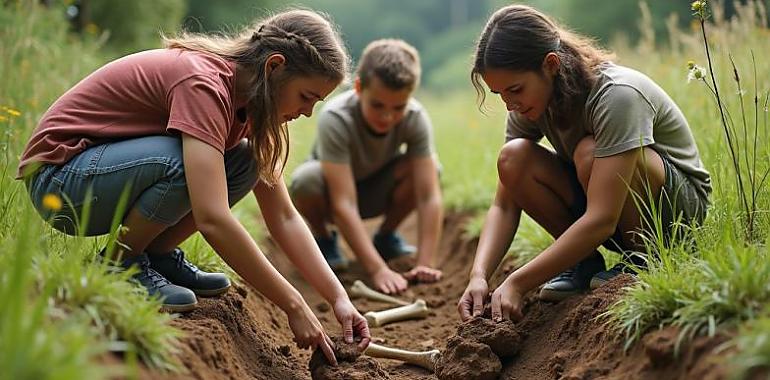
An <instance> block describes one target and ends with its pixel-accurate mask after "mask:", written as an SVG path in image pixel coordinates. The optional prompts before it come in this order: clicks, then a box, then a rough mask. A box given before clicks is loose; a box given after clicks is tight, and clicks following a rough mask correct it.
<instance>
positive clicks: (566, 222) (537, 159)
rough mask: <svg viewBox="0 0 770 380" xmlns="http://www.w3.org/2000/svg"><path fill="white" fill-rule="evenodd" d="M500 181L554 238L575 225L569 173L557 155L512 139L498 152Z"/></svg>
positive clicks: (538, 146)
mask: <svg viewBox="0 0 770 380" xmlns="http://www.w3.org/2000/svg"><path fill="white" fill-rule="evenodd" d="M497 169H498V173H499V176H500V182H501V183H502V184H503V185H504V186H505V188H506V190H507V191H510V193H511V195H512V196H513V199H514V201H515V202H516V204H517V205H518V206H519V207H520V208H521V209H523V210H524V211H525V212H526V213H527V214H528V215H529V216H530V217H532V219H534V220H535V222H537V223H538V224H539V225H540V226H542V227H543V228H545V230H546V231H548V233H550V234H551V236H553V237H554V238H557V237H559V236H561V234H562V233H564V231H566V230H567V228H569V226H570V225H572V223H574V222H575V218H574V216H573V215H571V213H570V211H569V205H570V204H572V202H574V199H575V194H572V186H571V184H570V182H569V172H568V171H567V169H566V167H565V166H564V164H563V163H562V162H561V161H560V160H559V159H558V158H557V156H556V154H554V153H553V152H551V151H549V150H548V149H546V148H544V147H542V146H540V145H538V144H537V143H535V142H534V141H530V140H526V139H515V140H512V141H510V142H508V143H507V144H506V145H505V146H504V147H503V149H502V150H501V152H500V158H499V159H498V163H497Z"/></svg>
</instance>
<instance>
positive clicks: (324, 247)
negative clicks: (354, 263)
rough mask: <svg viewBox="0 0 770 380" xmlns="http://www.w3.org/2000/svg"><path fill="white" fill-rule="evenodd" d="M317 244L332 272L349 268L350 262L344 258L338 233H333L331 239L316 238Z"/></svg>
mask: <svg viewBox="0 0 770 380" xmlns="http://www.w3.org/2000/svg"><path fill="white" fill-rule="evenodd" d="M315 242H316V244H318V248H319V249H320V250H321V253H322V254H323V255H324V259H326V263H327V264H329V267H330V268H332V270H334V271H338V270H343V269H347V268H348V260H347V259H346V258H345V256H342V253H340V246H339V245H338V244H337V231H332V233H331V236H329V237H316V238H315Z"/></svg>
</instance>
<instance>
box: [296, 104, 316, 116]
mask: <svg viewBox="0 0 770 380" xmlns="http://www.w3.org/2000/svg"><path fill="white" fill-rule="evenodd" d="M299 113H301V114H303V115H305V117H310V116H312V115H313V105H312V104H311V105H309V106H307V107H305V108H302V109H300V110H299Z"/></svg>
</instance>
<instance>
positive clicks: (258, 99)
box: [163, 9, 350, 184]
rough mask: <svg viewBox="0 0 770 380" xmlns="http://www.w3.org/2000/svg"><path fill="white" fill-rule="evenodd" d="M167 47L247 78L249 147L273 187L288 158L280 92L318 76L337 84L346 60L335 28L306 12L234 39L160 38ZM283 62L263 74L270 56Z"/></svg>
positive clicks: (186, 35)
mask: <svg viewBox="0 0 770 380" xmlns="http://www.w3.org/2000/svg"><path fill="white" fill-rule="evenodd" d="M163 40H164V44H165V46H166V47H167V48H183V49H188V50H195V51H202V52H208V53H212V54H216V55H219V56H220V57H222V58H225V59H228V60H232V61H234V62H236V63H237V64H238V65H239V66H240V67H241V68H242V69H245V70H244V71H245V72H248V73H251V77H250V78H249V84H250V85H249V93H248V94H247V98H248V103H247V105H246V112H247V113H248V115H249V119H250V123H251V132H252V133H251V134H250V136H249V144H250V146H251V147H252V149H253V150H254V157H255V158H256V160H257V163H258V164H259V165H258V166H259V176H260V179H262V180H263V181H266V182H268V183H271V184H274V183H276V181H278V180H279V179H280V175H281V174H282V173H283V169H284V167H285V165H286V161H287V158H288V155H289V133H288V129H287V127H286V123H281V122H280V121H279V116H278V114H277V113H278V110H277V101H278V99H277V97H278V91H277V89H279V88H280V87H281V85H282V84H285V83H286V82H287V81H288V80H289V79H291V78H296V77H303V76H305V77H308V76H316V75H318V76H322V77H325V78H328V79H330V80H332V81H335V82H341V81H342V80H344V79H345V78H346V77H347V74H348V67H349V62H350V58H349V56H348V53H347V51H346V50H345V45H344V44H343V43H342V40H341V38H340V36H339V33H338V32H337V30H336V28H335V27H334V25H333V24H332V23H331V22H330V21H329V19H328V18H326V17H325V16H323V15H321V14H318V13H316V12H313V11H309V10H301V9H295V10H289V11H285V12H282V13H278V14H276V15H273V16H271V17H268V18H266V19H263V20H259V21H257V22H255V23H254V24H253V25H251V26H249V27H247V28H244V29H243V30H241V31H240V32H238V33H236V34H234V35H213V36H212V35H204V34H195V33H182V34H181V35H179V36H177V37H173V38H169V37H164V38H163ZM276 53H278V54H282V55H283V56H284V57H285V58H286V65H285V69H284V70H283V71H282V72H281V73H280V74H275V75H268V76H266V75H265V70H264V69H265V62H266V61H267V59H268V58H269V57H270V56H271V55H273V54H276Z"/></svg>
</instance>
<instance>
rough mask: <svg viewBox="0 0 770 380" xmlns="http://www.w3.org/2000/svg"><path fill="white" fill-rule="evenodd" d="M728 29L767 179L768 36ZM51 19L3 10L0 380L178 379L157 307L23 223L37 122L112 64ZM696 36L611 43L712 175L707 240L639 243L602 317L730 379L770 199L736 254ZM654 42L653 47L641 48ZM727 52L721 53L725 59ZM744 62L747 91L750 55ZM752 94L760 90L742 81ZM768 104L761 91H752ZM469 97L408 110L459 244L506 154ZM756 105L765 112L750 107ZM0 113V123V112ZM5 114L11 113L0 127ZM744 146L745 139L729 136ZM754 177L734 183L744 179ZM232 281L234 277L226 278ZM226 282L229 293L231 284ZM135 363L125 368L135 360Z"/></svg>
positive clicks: (535, 239)
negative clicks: (724, 355) (729, 353)
mask: <svg viewBox="0 0 770 380" xmlns="http://www.w3.org/2000/svg"><path fill="white" fill-rule="evenodd" d="M741 9H742V10H741V12H740V17H741V18H740V19H737V20H735V21H728V20H722V21H720V19H719V17H718V16H719V15H718V12H715V16H716V17H715V20H716V22H715V24H714V25H713V26H711V27H710V31H709V40H710V41H711V48H712V49H713V50H712V51H713V59H714V67H715V69H716V77H717V80H718V82H719V83H720V84H721V85H722V86H724V87H723V88H725V90H724V92H723V93H724V94H726V95H725V104H726V106H727V107H728V108H729V110H731V113H732V117H733V118H735V120H736V121H737V122H738V123H737V124H736V126H738V127H740V125H741V122H740V120H741V118H740V116H741V112H740V107H741V102H745V103H744V108H745V109H748V110H749V111H751V112H749V113H748V116H749V121H751V120H753V118H754V117H756V120H757V123H758V125H759V126H760V127H761V128H759V132H758V134H759V136H760V137H761V139H760V141H762V142H764V144H760V145H759V146H758V148H757V150H756V151H757V152H758V153H757V161H756V162H757V164H756V168H757V170H760V171H761V170H764V169H766V168H767V167H768V166H769V165H770V156H769V155H768V149H770V148H769V146H768V145H767V143H766V141H767V137H768V134H769V133H768V128H767V119H768V113H767V109H766V108H764V109H763V108H760V109H758V110H757V113H756V116H755V115H754V114H753V113H752V112H753V111H752V108H751V105H752V104H753V103H752V101H751V99H752V97H753V96H754V95H755V94H757V95H758V96H759V95H761V94H766V92H765V93H762V91H767V88H768V87H770V75H768V74H770V61H768V60H766V59H763V58H764V57H763V56H762V54H763V53H764V51H761V50H760V49H763V48H764V46H765V45H766V41H767V40H768V37H770V32H768V30H767V28H766V27H763V25H766V24H763V23H764V22H765V21H764V20H762V19H761V18H758V17H756V16H754V15H753V13H752V12H750V11H749V9H748V8H746V7H744V8H741ZM61 15H62V9H60V8H58V7H53V8H51V9H44V8H41V7H39V6H38V5H37V2H34V1H31V0H30V1H12V2H6V4H4V5H3V6H0V60H2V61H1V62H2V64H0V77H2V78H4V80H3V81H0V130H2V135H0V137H2V138H0V144H2V145H0V146H1V147H2V153H1V154H2V156H3V158H4V160H3V162H2V172H3V176H2V177H0V212H2V215H3V218H0V244H2V246H3V247H6V248H5V249H4V250H2V251H0V267H2V268H4V270H3V271H0V299H2V300H3V312H2V313H0V352H2V353H3V355H0V368H3V376H5V374H6V373H7V374H8V376H9V378H14V379H33V378H34V379H58V378H62V379H66V378H105V377H111V376H116V374H117V376H124V377H131V376H132V375H133V376H135V370H136V369H135V368H133V367H134V366H133V365H132V363H133V362H135V361H137V360H141V361H142V362H144V363H146V364H148V365H151V366H154V367H157V368H165V369H175V368H177V367H176V363H175V361H174V359H173V356H174V347H175V343H174V342H175V341H176V339H178V337H179V335H178V334H179V333H178V332H177V331H176V330H174V329H172V328H170V327H169V326H168V321H169V319H170V318H172V316H169V315H167V314H162V313H158V312H157V308H158V304H157V302H153V301H148V300H146V299H145V298H144V297H143V295H142V294H141V293H139V292H137V291H136V289H135V288H134V287H133V286H131V285H129V284H128V283H127V282H126V281H124V280H125V278H126V276H127V275H128V274H125V273H124V274H115V273H110V272H109V271H108V270H106V268H103V267H101V266H100V265H93V264H92V261H93V256H94V253H95V252H97V251H98V250H99V249H100V248H101V247H102V246H103V245H104V244H106V243H107V240H106V239H104V238H100V239H83V238H76V239H73V238H69V237H65V236H63V235H62V234H60V233H58V232H56V231H54V230H52V229H51V228H50V227H47V225H46V224H45V223H43V222H42V221H41V220H40V218H39V216H38V215H37V214H36V213H35V211H34V210H33V209H32V208H31V207H30V206H31V205H30V204H29V201H28V200H27V195H26V191H25V189H24V187H23V185H22V184H21V183H20V182H18V181H14V180H13V177H14V174H15V168H16V165H17V163H18V155H19V154H20V152H21V149H22V148H23V146H24V143H25V142H26V139H27V138H28V136H29V135H30V133H31V131H32V129H33V128H34V126H35V124H36V122H37V120H38V119H39V117H40V116H41V115H42V113H43V112H44V111H45V109H46V108H47V107H48V105H50V104H51V103H52V102H53V101H54V100H55V99H56V98H57V97H58V96H59V95H61V94H62V93H63V92H64V91H66V89H67V88H69V87H70V86H72V85H73V84H74V83H76V82H77V81H78V80H80V79H81V78H83V77H84V76H85V75H87V74H88V73H89V72H91V71H92V70H94V69H95V68H97V67H98V66H99V65H101V64H103V63H104V62H106V61H107V60H109V59H110V58H112V57H109V56H105V55H104V54H105V53H103V51H102V50H101V49H100V40H99V36H85V37H82V38H81V37H75V36H73V35H71V34H69V33H67V25H66V23H65V22H64V20H63V19H62V16H61ZM698 33H699V31H698V30H697V29H693V30H687V31H677V32H675V33H672V34H671V35H672V36H673V37H671V41H674V43H672V44H671V46H672V47H671V48H656V49H650V48H649V47H650V46H660V44H656V43H655V41H654V34H651V33H645V34H644V35H645V36H647V37H646V38H647V39H648V40H647V41H643V42H642V43H641V44H640V45H639V46H627V45H623V44H622V43H621V42H619V43H617V44H616V45H615V46H613V48H614V49H615V50H616V51H617V53H618V56H619V57H621V60H620V63H621V64H625V65H628V66H631V67H634V68H636V69H639V70H640V71H642V72H645V73H647V74H648V75H649V76H650V77H652V78H653V79H654V80H656V82H658V83H659V84H660V85H661V86H662V87H663V88H664V89H665V90H666V91H667V92H668V93H669V94H670V95H671V96H672V98H673V99H674V100H675V101H676V102H677V103H678V104H679V105H680V107H681V108H682V110H683V111H684V113H685V115H686V116H687V118H688V120H689V122H690V124H691V127H692V130H693V133H694V135H695V136H696V140H697V142H698V145H699V148H700V151H701V155H702V158H703V160H704V163H705V165H706V167H707V168H708V169H709V171H710V172H711V173H712V176H713V177H712V180H713V184H714V193H713V195H712V202H713V206H712V208H711V209H710V210H709V216H708V218H707V219H706V221H705V222H704V225H703V226H702V227H701V228H699V229H697V230H696V231H694V234H693V236H694V242H695V244H696V245H697V249H696V250H695V252H692V250H691V249H690V245H689V244H687V242H680V243H679V244H674V245H672V246H669V247H665V246H663V245H662V244H661V243H659V242H657V241H656V240H650V241H649V244H650V248H651V249H653V250H656V251H657V252H659V256H658V257H659V258H658V259H657V260H653V261H651V263H650V270H649V271H648V272H644V273H641V274H640V276H639V282H638V283H637V284H636V285H634V286H633V287H632V288H631V289H630V290H629V292H628V294H627V295H626V296H625V297H624V298H623V299H622V300H621V301H620V302H619V303H618V304H616V305H615V306H614V307H613V308H612V310H611V311H610V313H609V315H608V316H609V318H610V321H611V323H612V324H613V326H614V327H615V328H617V329H619V330H620V331H622V332H624V333H625V334H626V335H627V337H628V340H627V342H628V344H629V345H630V344H633V343H634V342H636V340H637V339H638V338H639V337H640V336H641V335H642V334H644V333H645V332H647V331H649V330H650V329H654V328H657V327H658V326H662V325H676V326H679V327H681V330H682V337H683V338H686V337H688V336H692V335H693V334H711V333H714V332H715V331H718V330H719V329H721V328H725V327H729V328H735V331H737V336H736V338H735V339H734V340H733V341H732V342H731V344H732V345H733V346H734V347H736V348H737V349H736V351H737V354H736V355H737V356H736V360H734V362H735V364H736V370H735V372H736V374H738V375H739V376H740V374H744V373H750V372H751V371H752V370H754V369H756V368H758V367H759V368H762V367H764V368H770V313H768V311H770V310H768V309H767V307H766V306H765V305H766V304H768V303H769V302H770V288H769V287H768V286H767V284H769V283H770V260H768V252H767V247H768V243H770V241H768V238H767V237H768V236H770V218H768V210H770V192H768V191H764V192H759V193H758V196H757V199H756V202H757V203H756V204H757V209H758V210H759V213H758V215H757V219H756V222H757V224H756V229H757V231H758V236H764V237H765V239H764V241H756V242H748V241H747V240H746V239H745V234H744V233H743V227H742V222H741V221H742V218H741V217H740V215H741V212H742V211H741V205H740V204H741V200H740V199H739V197H738V196H737V195H736V191H737V185H736V181H735V175H734V173H733V172H732V171H731V170H732V166H731V164H730V162H731V161H730V158H729V156H728V153H727V148H726V145H725V142H724V137H723V132H722V130H721V129H720V126H719V124H718V123H715V120H718V119H719V114H718V112H717V108H716V107H715V105H714V102H713V100H712V98H710V97H709V96H706V95H707V90H706V89H704V88H703V86H702V85H701V84H700V83H698V82H693V83H689V84H688V83H687V79H686V76H687V62H688V61H689V60H693V61H695V62H696V63H699V64H701V65H702V64H703V62H705V59H706V58H705V55H704V52H703V46H702V44H701V42H700V40H699V39H698V37H699V34H698ZM650 39H653V41H649V40H650ZM728 48H729V50H727V49H728ZM752 49H755V51H754V53H755V54H756V56H757V59H756V73H757V74H756V75H755V76H754V75H751V74H752V73H753V72H754V62H753V61H752V60H751V50H752ZM728 53H732V55H733V59H734V61H735V64H736V66H737V67H738V69H739V70H740V72H741V73H745V74H743V76H744V83H745V84H749V85H746V86H745V88H744V90H745V93H744V94H743V95H742V96H741V95H739V94H737V93H736V91H737V89H735V88H731V87H729V86H730V83H732V82H731V77H732V75H733V72H732V66H731V63H730V59H729V56H728ZM754 78H756V79H757V80H758V82H757V83H756V90H755V89H754V86H753V82H752V81H753V80H754ZM763 89H764V90H763ZM474 95H475V93H474V91H473V89H472V88H471V87H470V85H469V86H468V87H467V89H466V90H465V91H462V92H452V93H431V92H430V91H427V90H425V91H422V92H420V93H419V94H418V95H417V98H418V99H419V100H420V101H421V102H422V103H423V104H424V105H425V106H426V108H427V109H428V111H429V113H430V115H431V118H432V121H433V124H434V127H435V133H434V138H435V143H436V147H437V151H438V154H439V157H440V160H441V163H442V166H443V171H442V187H443V192H444V200H445V204H446V207H447V208H448V209H450V210H458V211H463V212H468V211H471V212H476V213H477V214H478V215H479V216H477V217H476V218H474V219H473V220H472V221H471V222H470V223H469V224H468V225H467V226H466V228H465V235H466V236H467V237H468V238H473V237H475V236H478V234H479V233H480V231H481V228H482V223H483V214H484V213H485V211H486V209H487V208H488V206H489V203H490V201H491V199H492V197H493V195H494V189H495V185H496V181H497V175H496V160H497V154H498V150H499V149H500V147H501V145H502V143H503V130H504V117H505V113H504V107H503V106H502V104H501V103H500V102H499V101H498V100H497V99H496V98H492V99H489V101H488V108H489V111H488V112H487V113H486V114H484V113H481V112H479V110H478V108H477V106H476V103H475V96H474ZM760 104H761V103H760ZM3 107H5V108H3ZM11 111H13V112H11ZM313 125H314V124H313V120H312V119H309V120H300V121H298V122H296V123H293V124H292V125H291V137H292V147H291V148H292V153H291V156H290V158H291V159H290V162H289V163H288V168H287V171H286V173H287V174H286V177H287V178H288V175H289V173H291V170H292V169H293V168H294V167H295V166H296V165H297V164H298V163H299V162H301V161H303V160H304V159H305V158H306V157H307V155H308V154H309V151H310V147H311V144H312V142H313V139H314V137H315V128H314V127H313ZM737 136H738V137H739V138H740V139H741V141H742V142H744V143H745V142H747V141H752V140H751V138H752V136H751V135H747V136H746V137H743V135H742V134H740V133H739V134H738V135H737ZM749 174H751V173H746V175H749ZM234 213H235V214H236V216H237V217H238V219H239V220H241V221H242V222H243V223H244V224H245V225H246V227H247V229H248V230H249V231H251V232H252V234H253V235H254V236H255V237H256V238H257V239H259V238H260V237H261V236H264V235H263V234H264V231H263V227H262V221H261V218H260V215H259V212H258V208H257V205H256V202H255V201H254V200H253V197H247V198H246V200H244V201H243V202H241V203H239V204H238V205H237V206H236V207H235V209H234ZM551 240H552V239H551V238H550V236H548V234H546V233H545V232H544V231H543V230H542V229H540V227H538V226H537V225H536V224H535V223H534V222H532V221H531V220H530V219H529V218H526V217H525V218H522V222H521V227H520V229H519V233H518V234H517V237H516V239H515V240H514V243H513V245H512V247H511V253H512V254H515V255H518V257H519V259H520V260H524V261H526V260H528V259H530V258H531V257H533V256H534V255H535V254H537V253H539V252H540V251H541V250H542V249H543V248H544V247H546V246H547V245H548V244H550V242H551ZM183 248H184V249H185V251H186V253H187V255H188V257H189V258H190V259H191V261H193V262H195V263H196V264H198V265H199V266H200V267H201V268H203V269H215V270H226V271H230V270H229V268H227V267H226V265H224V264H223V263H222V261H221V260H220V259H219V258H218V256H217V255H216V254H215V253H214V252H213V250H211V248H210V247H209V246H208V244H206V243H205V241H204V240H203V239H202V238H201V237H200V236H195V237H193V238H192V239H190V240H188V241H187V242H185V243H184V244H183ZM230 273H232V272H231V271H230ZM233 278H236V277H233ZM109 352H118V353H120V354H121V355H124V356H125V358H126V359H127V360H126V361H125V362H126V365H124V366H119V367H104V366H103V365H95V363H100V361H99V357H100V356H103V355H106V354H108V353H109ZM132 358H133V359H135V360H132Z"/></svg>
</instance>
